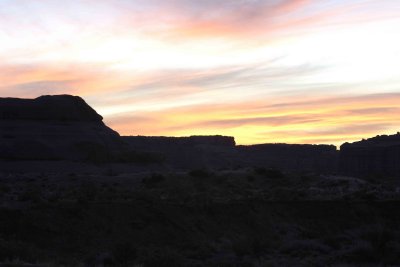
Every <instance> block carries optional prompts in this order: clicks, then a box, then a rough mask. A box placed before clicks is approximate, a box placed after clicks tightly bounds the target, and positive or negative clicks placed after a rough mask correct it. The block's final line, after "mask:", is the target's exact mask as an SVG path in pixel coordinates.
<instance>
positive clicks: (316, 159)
mask: <svg viewBox="0 0 400 267" xmlns="http://www.w3.org/2000/svg"><path fill="white" fill-rule="evenodd" d="M237 150H238V157H239V160H238V164H239V165H241V166H243V165H244V166H258V167H270V168H277V169H282V170H294V171H311V172H319V173H334V172H336V170H337V158H338V151H337V150H336V147H335V146H333V145H301V144H260V145H250V146H238V147H237Z"/></svg>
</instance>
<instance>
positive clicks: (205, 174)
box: [188, 169, 211, 178]
mask: <svg viewBox="0 0 400 267" xmlns="http://www.w3.org/2000/svg"><path fill="white" fill-rule="evenodd" d="M188 174H189V175H190V176H192V177H196V178H205V177H209V176H210V175H211V174H210V173H209V172H208V171H207V170H204V169H195V170H191V171H189V173H188Z"/></svg>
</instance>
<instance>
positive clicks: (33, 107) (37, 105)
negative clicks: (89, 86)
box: [0, 95, 103, 121]
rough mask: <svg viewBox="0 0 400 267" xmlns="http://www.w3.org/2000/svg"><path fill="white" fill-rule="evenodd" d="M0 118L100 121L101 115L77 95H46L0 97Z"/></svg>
mask: <svg viewBox="0 0 400 267" xmlns="http://www.w3.org/2000/svg"><path fill="white" fill-rule="evenodd" d="M0 120H57V121H102V120H103V117H102V116H100V115H99V114H97V112H96V111H95V110H94V109H93V108H91V107H90V106H89V105H88V104H86V102H85V101H84V100H83V99H82V98H80V97H79V96H71V95H54V96H49V95H46V96H41V97H38V98H35V99H19V98H0Z"/></svg>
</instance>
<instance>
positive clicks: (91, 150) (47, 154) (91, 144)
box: [0, 95, 123, 160]
mask: <svg viewBox="0 0 400 267" xmlns="http://www.w3.org/2000/svg"><path fill="white" fill-rule="evenodd" d="M102 119H103V118H102V117H101V116H100V115H99V114H97V113H96V111H95V110H93V109H92V108H91V107H90V106H89V105H87V104H86V103H85V101H84V100H83V99H82V98H80V97H77V96H69V95H57V96H42V97H38V98H36V99H17V98H0V158H2V159H6V160H43V159H46V160H65V159H68V160H85V159H91V158H92V159H99V158H105V159H106V158H107V156H108V154H110V153H112V152H113V151H117V150H118V149H121V147H122V146H123V143H122V141H121V139H120V137H119V134H118V133H117V132H115V131H113V130H111V129H110V128H108V127H107V126H105V124H104V123H103V122H102Z"/></svg>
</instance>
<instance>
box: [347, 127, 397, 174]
mask: <svg viewBox="0 0 400 267" xmlns="http://www.w3.org/2000/svg"><path fill="white" fill-rule="evenodd" d="M340 170H341V172H342V173H344V174H347V175H354V176H364V177H365V176H369V177H371V178H378V177H383V176H391V177H400V133H397V134H395V135H378V136H376V137H373V138H369V139H366V140H362V141H358V142H354V143H344V144H343V145H342V146H341V147H340Z"/></svg>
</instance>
